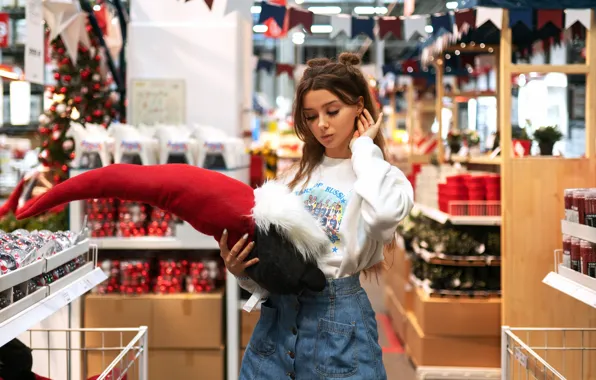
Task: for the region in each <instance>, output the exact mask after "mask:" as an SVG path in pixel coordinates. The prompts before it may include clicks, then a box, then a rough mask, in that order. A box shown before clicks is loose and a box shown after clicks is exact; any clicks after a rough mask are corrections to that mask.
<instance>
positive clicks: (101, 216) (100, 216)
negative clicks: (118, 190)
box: [85, 199, 116, 237]
mask: <svg viewBox="0 0 596 380" xmlns="http://www.w3.org/2000/svg"><path fill="white" fill-rule="evenodd" d="M114 212H115V206H114V200H113V199H89V200H87V201H86V202H85V214H86V215H87V227H88V228H89V231H90V233H91V237H109V236H114V233H115V230H116V224H115V222H114V220H115V219H114V216H115V213H114Z"/></svg>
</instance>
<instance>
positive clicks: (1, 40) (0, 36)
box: [0, 12, 10, 48]
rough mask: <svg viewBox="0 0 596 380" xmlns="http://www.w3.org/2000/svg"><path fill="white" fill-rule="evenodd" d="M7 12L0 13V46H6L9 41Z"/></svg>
mask: <svg viewBox="0 0 596 380" xmlns="http://www.w3.org/2000/svg"><path fill="white" fill-rule="evenodd" d="M8 20H9V17H8V13H3V12H2V13H0V48H5V47H8V44H9V41H10V28H9V26H8Z"/></svg>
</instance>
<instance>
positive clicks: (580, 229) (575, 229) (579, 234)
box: [561, 220, 596, 243]
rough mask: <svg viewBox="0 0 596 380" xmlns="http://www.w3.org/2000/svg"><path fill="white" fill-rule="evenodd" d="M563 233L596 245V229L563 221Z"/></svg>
mask: <svg viewBox="0 0 596 380" xmlns="http://www.w3.org/2000/svg"><path fill="white" fill-rule="evenodd" d="M561 232H562V233H564V234H565V235H570V236H573V237H576V238H580V239H582V240H587V241H589V242H592V243H596V228H594V227H590V226H585V225H583V224H579V223H573V222H569V221H567V220H561Z"/></svg>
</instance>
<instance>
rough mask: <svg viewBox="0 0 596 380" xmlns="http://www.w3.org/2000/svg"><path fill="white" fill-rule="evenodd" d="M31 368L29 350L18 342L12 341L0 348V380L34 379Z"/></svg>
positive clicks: (31, 360) (31, 356) (31, 361)
mask: <svg viewBox="0 0 596 380" xmlns="http://www.w3.org/2000/svg"><path fill="white" fill-rule="evenodd" d="M32 368H33V355H32V354H31V349H30V348H29V347H27V346H26V345H25V344H23V342H21V341H20V340H18V339H13V340H11V341H10V342H8V343H6V344H5V345H4V346H2V347H0V378H2V379H3V380H29V379H35V375H34V374H33V373H32V372H31V369H32Z"/></svg>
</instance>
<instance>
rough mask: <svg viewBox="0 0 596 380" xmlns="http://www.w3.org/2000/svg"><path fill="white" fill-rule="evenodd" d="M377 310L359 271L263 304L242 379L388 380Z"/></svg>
mask: <svg viewBox="0 0 596 380" xmlns="http://www.w3.org/2000/svg"><path fill="white" fill-rule="evenodd" d="M378 341H379V335H378V331H377V322H376V319H375V312H374V311H373V309H372V306H371V304H370V301H369V299H368V296H367V295H366V292H365V291H364V289H362V287H361V286H360V279H359V275H358V274H356V275H353V276H350V277H345V278H341V279H328V280H327V286H326V287H325V289H324V290H323V291H322V292H320V293H314V292H310V291H308V292H303V293H302V294H301V295H299V296H294V295H290V296H276V295H271V296H270V297H269V299H268V300H267V301H266V302H265V303H263V304H262V305H261V317H260V319H259V322H258V323H257V325H256V327H255V329H254V331H253V334H252V337H251V339H250V342H249V344H248V347H247V349H246V351H245V353H244V358H243V359H242V366H241V369H240V380H261V379H275V380H278V379H279V380H281V379H299V380H325V379H350V380H386V379H387V375H386V373H385V367H384V366H383V356H382V351H381V346H380V345H379V342H378Z"/></svg>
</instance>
